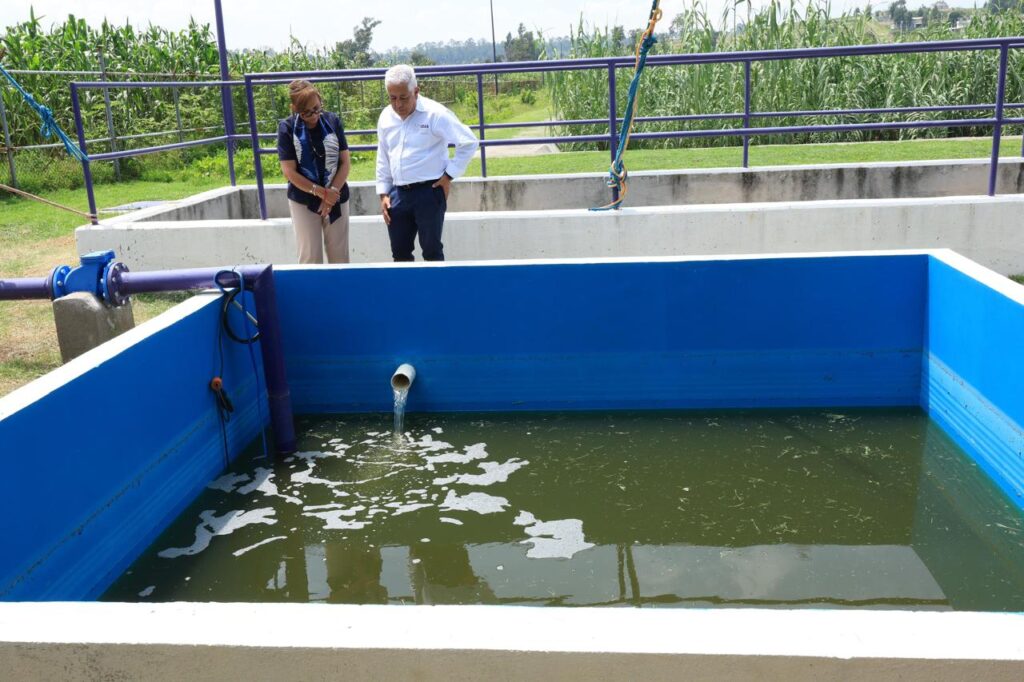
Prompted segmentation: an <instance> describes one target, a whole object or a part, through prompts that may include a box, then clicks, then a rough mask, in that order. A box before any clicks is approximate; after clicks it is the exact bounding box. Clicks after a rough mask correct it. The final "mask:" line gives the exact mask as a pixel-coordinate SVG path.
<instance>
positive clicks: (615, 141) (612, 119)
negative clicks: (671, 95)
mask: <svg viewBox="0 0 1024 682" xmlns="http://www.w3.org/2000/svg"><path fill="white" fill-rule="evenodd" d="M617 118H618V109H617V104H616V102H615V63H614V62H611V63H609V64H608V139H609V140H610V144H609V145H608V151H609V153H610V154H611V157H612V163H615V151H616V149H617V148H618V146H619V136H618V135H617V134H616V132H615V126H616V119H617ZM618 200H619V188H618V187H612V201H613V202H615V201H618Z"/></svg>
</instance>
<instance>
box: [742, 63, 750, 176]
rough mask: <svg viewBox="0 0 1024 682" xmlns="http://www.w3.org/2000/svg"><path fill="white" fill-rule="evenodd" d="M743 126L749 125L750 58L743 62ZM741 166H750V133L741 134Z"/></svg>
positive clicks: (747, 126)
mask: <svg viewBox="0 0 1024 682" xmlns="http://www.w3.org/2000/svg"><path fill="white" fill-rule="evenodd" d="M743 127H744V128H749V127H750V60H747V61H745V62H743ZM743 167H744V168H749V167H750V135H744V136H743Z"/></svg>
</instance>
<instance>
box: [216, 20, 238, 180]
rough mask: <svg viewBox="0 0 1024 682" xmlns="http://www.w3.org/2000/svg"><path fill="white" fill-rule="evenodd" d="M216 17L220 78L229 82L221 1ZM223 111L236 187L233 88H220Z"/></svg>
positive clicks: (231, 172)
mask: <svg viewBox="0 0 1024 682" xmlns="http://www.w3.org/2000/svg"><path fill="white" fill-rule="evenodd" d="M213 9H214V15H215V18H216V22H217V54H218V55H219V57H220V78H221V80H223V81H227V80H228V79H229V78H230V74H229V73H228V48H227V42H226V41H225V39H224V12H222V11H221V6H220V0H213ZM220 102H221V110H222V111H223V112H224V134H225V135H227V136H228V176H229V177H230V178H231V186H232V187H234V186H235V143H234V141H233V140H231V136H232V135H234V134H235V111H234V107H233V106H232V104H231V88H230V87H228V86H227V85H222V86H221V88H220Z"/></svg>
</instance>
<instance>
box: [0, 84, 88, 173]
mask: <svg viewBox="0 0 1024 682" xmlns="http://www.w3.org/2000/svg"><path fill="white" fill-rule="evenodd" d="M0 72H3V74H4V75H5V76H7V80H9V81H10V82H11V85H13V86H14V88H15V89H16V90H17V91H18V92H20V93H21V96H22V97H24V98H25V101H26V102H28V105H29V106H30V107H32V108H33V109H35V110H36V113H37V114H39V118H41V119H42V120H43V127H42V128H41V129H40V132H41V133H42V134H43V137H47V138H48V137H50V136H51V135H56V136H57V137H58V138H60V141H61V142H63V143H64V149H66V150H67V151H68V154H70V155H71V156H73V157H75V158H76V159H78V160H79V161H86V160H87V159H88V157H87V156H86V155H85V152H83V151H82V150H81V149H79V148H78V145H76V144H75V143H74V142H72V141H71V138H70V137H68V134H67V133H65V132H64V131H63V130H61V128H60V126H59V125H57V121H55V120H54V118H53V112H52V111H50V108H49V107H45V106H43V105H42V104H40V103H39V102H37V101H36V98H35V97H33V96H32V95H31V94H29V93H28V92H27V91H26V90H25V88H23V87H21V84H20V83H18V81H16V80H15V79H14V76H12V75H11V74H10V73H9V72H8V71H7V69H5V68H4V67H3V65H2V64H0ZM10 144H11V143H10V140H8V141H7V146H10Z"/></svg>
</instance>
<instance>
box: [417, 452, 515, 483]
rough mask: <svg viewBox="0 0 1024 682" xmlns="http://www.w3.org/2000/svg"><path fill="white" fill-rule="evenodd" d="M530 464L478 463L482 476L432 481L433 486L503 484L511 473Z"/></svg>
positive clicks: (474, 475)
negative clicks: (482, 471)
mask: <svg viewBox="0 0 1024 682" xmlns="http://www.w3.org/2000/svg"><path fill="white" fill-rule="evenodd" d="M529 463H530V462H529V461H527V460H523V459H515V458H513V459H510V460H508V461H507V462H503V463H501V464H499V463H497V462H480V464H479V465H478V466H479V467H480V468H481V469H483V470H484V473H482V474H456V475H455V476H451V477H449V478H438V479H435V480H434V485H449V484H451V483H461V484H462V485H480V486H484V485H492V484H494V483H504V482H505V481H507V480H508V477H509V476H511V475H512V474H513V473H515V472H516V471H518V470H519V469H522V468H523V467H524V466H526V465H527V464H529Z"/></svg>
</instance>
